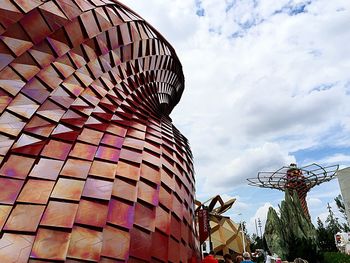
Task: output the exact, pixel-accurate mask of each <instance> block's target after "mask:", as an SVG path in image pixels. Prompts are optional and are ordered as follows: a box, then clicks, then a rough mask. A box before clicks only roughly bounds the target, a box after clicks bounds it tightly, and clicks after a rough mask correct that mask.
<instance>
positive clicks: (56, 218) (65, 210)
mask: <svg viewBox="0 0 350 263" xmlns="http://www.w3.org/2000/svg"><path fill="white" fill-rule="evenodd" d="M77 211H78V204H73V203H66V202H57V201H50V202H49V204H48V206H47V208H46V210H45V213H44V215H43V217H42V219H41V221H40V225H42V226H52V227H62V228H72V227H73V223H74V218H75V216H76V213H77Z"/></svg>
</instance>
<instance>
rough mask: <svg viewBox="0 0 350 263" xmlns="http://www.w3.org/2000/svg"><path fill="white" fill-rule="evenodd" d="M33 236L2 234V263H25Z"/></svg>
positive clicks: (0, 239) (0, 253)
mask: <svg viewBox="0 0 350 263" xmlns="http://www.w3.org/2000/svg"><path fill="white" fill-rule="evenodd" d="M34 238H35V236H31V235H23V234H12V233H4V235H3V236H2V237H1V238H0V258H1V260H2V261H3V262H27V259H28V258H29V254H30V251H31V249H32V245H33V242H34Z"/></svg>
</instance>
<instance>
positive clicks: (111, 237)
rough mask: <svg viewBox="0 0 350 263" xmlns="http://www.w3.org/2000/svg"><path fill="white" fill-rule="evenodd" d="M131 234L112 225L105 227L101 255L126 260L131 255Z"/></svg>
mask: <svg viewBox="0 0 350 263" xmlns="http://www.w3.org/2000/svg"><path fill="white" fill-rule="evenodd" d="M129 246H130V234H129V232H128V231H124V230H120V229H118V228H115V227H112V226H106V227H105V228H104V229H103V244H102V251H101V255H102V256H106V257H109V258H114V259H121V260H126V259H128V256H129Z"/></svg>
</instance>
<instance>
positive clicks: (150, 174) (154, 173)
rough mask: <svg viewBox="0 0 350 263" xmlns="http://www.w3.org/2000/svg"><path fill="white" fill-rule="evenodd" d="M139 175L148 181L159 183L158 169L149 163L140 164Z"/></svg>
mask: <svg viewBox="0 0 350 263" xmlns="http://www.w3.org/2000/svg"><path fill="white" fill-rule="evenodd" d="M141 177H142V178H144V179H147V180H148V181H150V182H152V183H155V184H157V185H160V182H161V180H160V172H159V170H158V169H155V168H153V167H150V166H149V165H147V164H145V163H142V164H141Z"/></svg>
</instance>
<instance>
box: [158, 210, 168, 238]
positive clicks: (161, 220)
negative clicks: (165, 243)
mask: <svg viewBox="0 0 350 263" xmlns="http://www.w3.org/2000/svg"><path fill="white" fill-rule="evenodd" d="M170 220H171V214H170V213H169V212H167V211H165V210H164V209H163V208H162V207H161V206H158V207H157V208H156V220H155V221H156V222H155V223H156V228H157V229H159V230H160V231H162V232H163V233H165V234H167V235H169V234H170Z"/></svg>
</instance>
